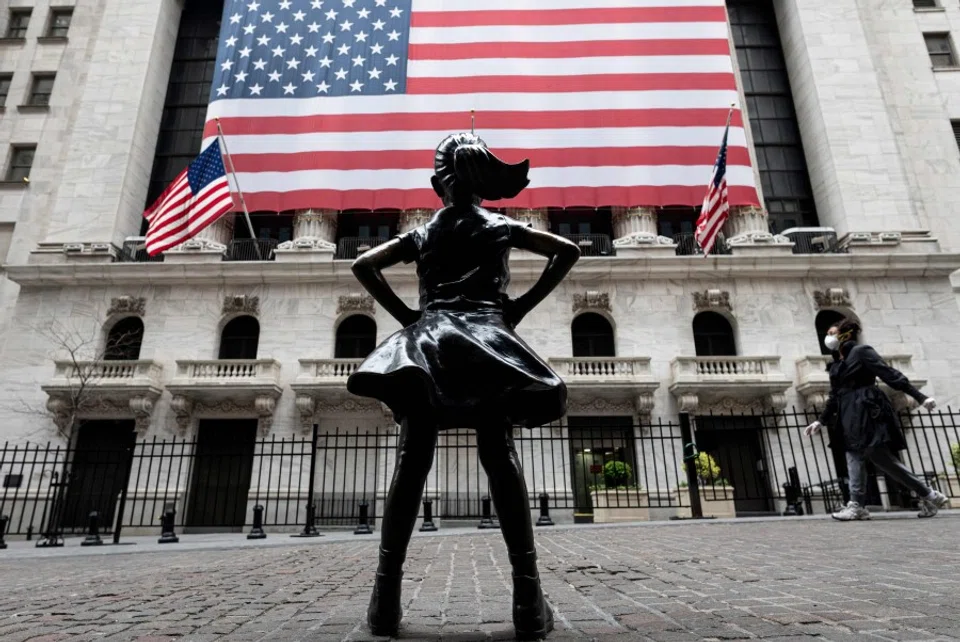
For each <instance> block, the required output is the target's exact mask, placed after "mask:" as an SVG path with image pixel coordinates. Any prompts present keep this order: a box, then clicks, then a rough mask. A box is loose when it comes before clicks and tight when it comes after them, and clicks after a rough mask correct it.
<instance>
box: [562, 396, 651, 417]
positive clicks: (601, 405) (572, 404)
mask: <svg viewBox="0 0 960 642" xmlns="http://www.w3.org/2000/svg"><path fill="white" fill-rule="evenodd" d="M635 410H636V406H635V405H634V400H632V399H627V400H624V401H608V400H607V399H600V398H596V399H583V400H580V399H571V400H569V401H568V402H567V413H568V414H569V413H571V412H577V413H591V412H601V413H604V412H609V413H614V412H617V413H621V414H632V413H633V412H635Z"/></svg>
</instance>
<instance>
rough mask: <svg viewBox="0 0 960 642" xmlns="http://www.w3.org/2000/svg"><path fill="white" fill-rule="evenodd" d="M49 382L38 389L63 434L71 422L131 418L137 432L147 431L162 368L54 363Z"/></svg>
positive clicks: (130, 363)
mask: <svg viewBox="0 0 960 642" xmlns="http://www.w3.org/2000/svg"><path fill="white" fill-rule="evenodd" d="M54 365H55V371H54V375H53V379H51V380H50V382H49V383H48V384H46V385H44V386H41V389H42V390H43V391H44V392H46V393H47V395H48V396H49V399H48V400H47V410H49V411H50V412H51V413H52V414H53V420H54V422H55V423H56V424H57V426H58V427H59V428H60V429H61V430H63V431H67V430H69V428H70V426H71V425H72V423H73V420H74V419H123V418H127V417H133V418H134V419H135V420H136V429H137V432H139V433H140V434H143V433H145V432H146V431H147V429H148V428H149V427H150V417H151V415H152V414H153V405H154V403H155V402H156V401H157V399H159V398H160V393H161V391H162V389H163V384H162V383H161V376H162V374H163V367H162V366H161V365H160V364H159V363H157V362H155V361H151V360H141V361H56V362H54Z"/></svg>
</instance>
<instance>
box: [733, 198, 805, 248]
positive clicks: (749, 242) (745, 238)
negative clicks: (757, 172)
mask: <svg viewBox="0 0 960 642" xmlns="http://www.w3.org/2000/svg"><path fill="white" fill-rule="evenodd" d="M723 229H724V232H725V234H726V237H727V245H729V246H730V248H731V249H732V251H733V253H734V254H757V253H760V254H764V255H767V254H776V255H779V254H789V253H792V252H793V242H792V241H790V239H788V238H787V237H785V236H782V235H780V234H772V233H771V232H770V222H769V217H768V215H767V211H766V210H765V209H764V208H762V207H759V206H757V205H731V206H730V214H729V217H728V218H727V222H726V224H725V225H724V226H723Z"/></svg>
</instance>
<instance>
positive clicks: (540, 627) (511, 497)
mask: <svg viewBox="0 0 960 642" xmlns="http://www.w3.org/2000/svg"><path fill="white" fill-rule="evenodd" d="M477 450H478V451H479V454H480V463H481V464H482V465H483V469H484V470H485V471H486V473H487V479H488V480H489V482H490V494H491V495H492V496H493V504H494V506H496V508H497V516H498V517H499V519H500V528H501V530H502V532H503V539H504V540H505V541H506V544H507V552H508V553H509V554H510V565H511V566H512V567H513V625H514V627H515V628H516V630H517V638H518V639H520V640H538V639H542V638H544V637H546V635H547V633H549V632H550V631H551V630H553V613H552V611H551V610H550V606H549V605H548V604H547V602H546V600H544V599H543V592H542V590H541V588H540V575H539V573H538V572H537V551H536V547H535V545H534V543H533V524H532V522H531V519H530V499H529V495H528V494H527V484H526V481H524V478H523V469H522V468H521V466H520V457H519V456H518V455H517V449H516V447H515V446H514V443H513V435H512V427H511V426H510V425H509V424H506V423H504V424H503V425H502V426H500V427H496V428H495V427H491V429H490V430H487V431H483V430H478V431H477Z"/></svg>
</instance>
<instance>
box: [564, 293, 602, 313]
mask: <svg viewBox="0 0 960 642" xmlns="http://www.w3.org/2000/svg"><path fill="white" fill-rule="evenodd" d="M583 310H604V311H606V312H610V295H609V294H607V293H606V292H584V293H583V294H580V293H577V294H574V295H573V311H574V313H577V312H581V311H583Z"/></svg>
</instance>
